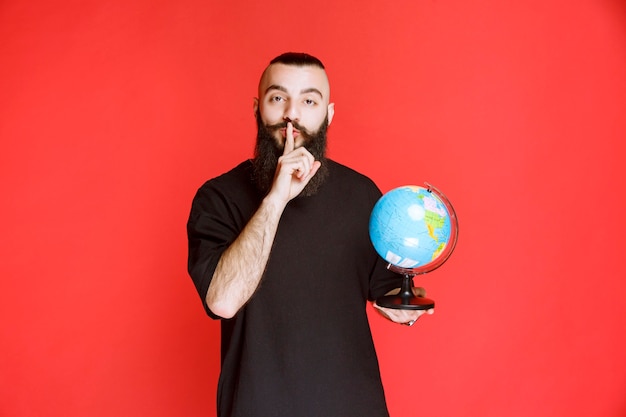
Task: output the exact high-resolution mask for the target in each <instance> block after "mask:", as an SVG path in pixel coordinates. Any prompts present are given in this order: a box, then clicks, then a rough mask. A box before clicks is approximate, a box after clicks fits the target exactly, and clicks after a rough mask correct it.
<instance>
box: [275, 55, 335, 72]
mask: <svg viewBox="0 0 626 417" xmlns="http://www.w3.org/2000/svg"><path fill="white" fill-rule="evenodd" d="M272 64H284V65H294V66H296V67H304V66H309V65H310V66H314V67H318V68H321V69H325V68H324V64H322V61H320V60H319V59H317V58H315V57H314V56H313V55H309V54H307V53H304V52H285V53H284V54H282V55H279V56H277V57H276V58H274V59H272V60H271V61H270V65H272Z"/></svg>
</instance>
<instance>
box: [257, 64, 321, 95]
mask: <svg viewBox="0 0 626 417" xmlns="http://www.w3.org/2000/svg"><path fill="white" fill-rule="evenodd" d="M276 86H278V87H281V88H283V89H285V91H287V92H288V93H289V94H291V95H297V94H301V93H302V92H306V91H312V90H318V91H320V92H321V94H322V98H323V99H324V100H325V101H328V99H329V95H330V85H329V83H328V77H327V76H326V71H324V70H323V69H322V68H319V67H316V66H311V65H306V66H295V65H285V64H272V65H270V66H269V67H267V69H266V70H265V72H263V75H262V76H261V81H260V82H259V97H263V96H265V95H266V94H267V93H268V89H270V90H271V87H276Z"/></svg>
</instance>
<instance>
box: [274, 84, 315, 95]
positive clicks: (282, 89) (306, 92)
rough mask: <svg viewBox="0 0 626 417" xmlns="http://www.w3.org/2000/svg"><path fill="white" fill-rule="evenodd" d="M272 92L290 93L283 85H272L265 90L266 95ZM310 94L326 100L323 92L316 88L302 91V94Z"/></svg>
mask: <svg viewBox="0 0 626 417" xmlns="http://www.w3.org/2000/svg"><path fill="white" fill-rule="evenodd" d="M271 90H278V91H282V92H283V93H288V91H287V89H286V88H285V87H283V86H282V85H278V84H272V85H270V86H269V87H267V89H266V90H265V94H267V93H268V92H269V91H271ZM308 93H315V94H319V96H320V97H321V98H324V95H323V94H322V92H321V91H320V90H318V89H317V88H315V87H309V88H305V89H304V90H301V91H300V94H308Z"/></svg>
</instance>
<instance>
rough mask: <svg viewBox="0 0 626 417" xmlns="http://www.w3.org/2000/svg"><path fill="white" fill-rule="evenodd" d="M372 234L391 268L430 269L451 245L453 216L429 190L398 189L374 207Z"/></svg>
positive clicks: (372, 238)
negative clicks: (451, 216) (451, 218)
mask: <svg viewBox="0 0 626 417" xmlns="http://www.w3.org/2000/svg"><path fill="white" fill-rule="evenodd" d="M369 233H370V240H371V241H372V244H373V245H374V249H376V252H378V254H379V255H380V256H381V257H382V258H383V259H384V260H385V261H387V262H388V263H390V264H391V265H394V266H396V267H399V268H404V269H415V268H419V269H421V268H425V269H428V265H429V264H432V263H434V261H435V260H436V259H437V258H438V257H439V256H440V255H441V254H442V252H443V251H444V249H445V248H446V245H448V244H449V243H450V236H451V223H450V213H449V212H448V209H447V207H446V205H445V204H444V203H443V202H442V200H441V199H440V198H439V197H438V196H437V195H436V194H435V193H433V192H431V191H429V190H428V189H426V188H424V187H419V186H414V185H409V186H403V187H398V188H395V189H393V190H391V191H389V192H387V193H386V194H384V195H383V196H382V197H381V198H380V199H379V200H378V202H377V203H376V205H375V206H374V209H373V210H372V214H371V216H370V223H369Z"/></svg>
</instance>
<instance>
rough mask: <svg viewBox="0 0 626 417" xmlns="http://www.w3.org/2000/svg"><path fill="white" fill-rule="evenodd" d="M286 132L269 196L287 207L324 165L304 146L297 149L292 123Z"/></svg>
mask: <svg viewBox="0 0 626 417" xmlns="http://www.w3.org/2000/svg"><path fill="white" fill-rule="evenodd" d="M286 132H287V133H286V138H285V147H284V150H283V155H282V156H281V157H280V158H278V164H277V166H276V173H275V175H274V183H273V184H272V189H271V190H270V192H269V194H268V197H269V198H276V199H279V200H280V202H281V203H283V204H285V205H286V204H287V203H288V202H289V201H291V200H292V199H293V198H295V197H296V196H297V195H298V194H300V193H301V192H302V190H303V189H304V187H306V185H307V184H308V183H309V181H310V180H311V178H313V176H314V175H315V174H316V173H317V170H318V169H319V168H320V166H321V165H322V164H321V162H320V161H316V160H315V158H314V157H313V155H311V153H310V152H309V151H308V150H307V149H306V148H305V147H304V146H300V147H299V148H296V147H295V140H294V138H293V125H292V124H291V122H289V123H287V129H286Z"/></svg>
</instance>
